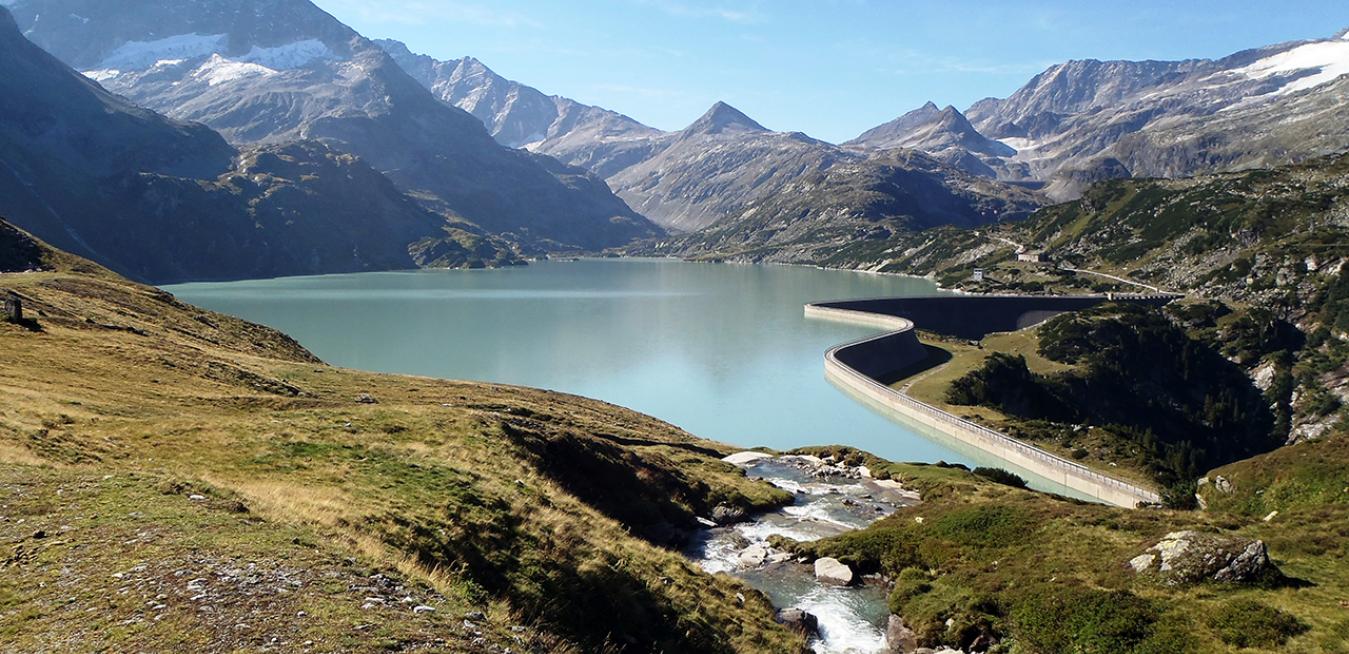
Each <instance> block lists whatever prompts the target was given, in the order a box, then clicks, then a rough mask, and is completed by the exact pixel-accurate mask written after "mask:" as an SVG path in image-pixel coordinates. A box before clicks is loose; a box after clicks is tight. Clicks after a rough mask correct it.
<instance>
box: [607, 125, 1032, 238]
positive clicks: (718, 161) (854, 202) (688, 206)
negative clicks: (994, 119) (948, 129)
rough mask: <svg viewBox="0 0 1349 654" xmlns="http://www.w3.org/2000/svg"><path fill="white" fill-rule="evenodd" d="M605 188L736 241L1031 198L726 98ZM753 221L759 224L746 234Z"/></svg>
mask: <svg viewBox="0 0 1349 654" xmlns="http://www.w3.org/2000/svg"><path fill="white" fill-rule="evenodd" d="M609 185H610V186H611V187H612V188H613V189H614V191H615V192H616V193H618V195H619V196H620V197H622V198H623V199H624V200H627V201H628V203H629V204H630V205H632V206H633V207H635V208H637V209H638V210H639V211H641V212H643V213H644V214H646V215H647V216H649V217H651V219H652V220H655V221H656V222H658V223H660V224H662V225H665V226H667V227H669V228H671V229H674V230H679V231H694V230H700V229H708V228H710V233H717V234H721V237H712V236H709V239H711V240H713V241H716V242H720V243H722V244H723V245H727V246H729V245H730V244H731V243H732V242H734V243H736V244H737V246H736V247H740V246H745V245H747V244H748V243H749V242H758V243H762V242H763V241H764V240H768V241H773V240H774V239H782V238H786V237H787V236H788V235H789V234H795V235H796V236H795V237H796V238H800V237H803V236H804V233H805V232H811V233H817V232H818V231H819V230H821V229H824V228H826V226H827V225H826V223H829V222H831V221H835V222H836V224H833V225H831V226H828V231H830V232H831V233H834V232H837V233H846V234H851V233H852V232H853V231H854V230H855V229H856V228H857V227H858V224H857V221H860V222H862V223H868V222H872V223H874V222H878V221H881V220H882V219H896V220H897V221H898V222H896V223H891V227H897V226H898V225H899V223H903V224H905V225H908V226H910V227H912V226H917V225H931V224H946V223H957V224H975V223H980V222H988V221H993V220H997V219H999V218H1005V217H1010V216H1013V215H1016V214H1018V213H1019V212H1024V211H1025V210H1027V209H1028V208H1029V207H1031V206H1033V205H1034V202H1035V199H1034V197H1033V196H1032V195H1031V194H1030V193H1028V192H1026V191H1025V190H1023V189H1016V188H1011V187H1003V186H1002V185H999V184H996V183H993V182H976V181H975V180H973V179H971V178H970V176H969V175H966V174H964V173H961V172H959V171H957V170H954V169H950V168H948V167H946V166H943V165H942V164H940V163H939V162H938V161H936V160H934V159H932V158H931V157H926V156H914V155H913V154H912V153H910V152H908V151H894V152H887V153H882V154H881V155H878V156H873V155H871V154H870V153H865V152H857V151H853V150H850V149H845V148H841V147H838V146H836V145H832V144H829V143H825V142H824V141H819V140H816V139H813V138H810V137H809V136H806V135H805V134H801V133H800V132H773V131H770V130H768V129H766V128H765V127H763V126H762V125H760V124H759V123H758V122H755V121H754V120H753V119H751V118H750V117H748V116H746V115H745V114H744V113H742V112H740V111H739V110H737V109H735V108H734V107H731V106H730V105H728V104H726V103H723V102H718V103H716V104H715V105H713V106H712V107H711V108H710V109H708V111H707V113H705V114H704V115H703V116H702V117H700V118H698V120H696V121H694V122H693V123H692V124H691V125H689V126H688V127H687V128H686V129H684V130H682V131H680V132H675V133H673V134H670V135H668V136H666V137H664V138H662V139H661V140H660V141H659V143H658V145H657V146H656V149H655V154H654V155H653V156H651V157H650V158H649V159H647V160H645V161H642V162H641V163H638V164H636V165H634V166H631V167H628V168H626V169H624V170H622V171H620V172H618V173H616V174H615V175H613V176H612V177H610V178H609ZM901 217H902V220H900V219H901ZM760 223H763V224H762V225H760V226H759V227H752V226H754V225H759V224H760ZM787 224H790V225H792V227H791V228H785V227H784V225H787ZM759 228H762V229H764V230H765V231H764V232H763V233H762V234H752V233H751V232H753V231H754V230H756V229H759ZM728 232H729V233H733V234H734V235H735V236H734V237H729V236H728V234H727V233H728ZM817 235H818V233H817ZM746 239H747V240H746ZM695 240H699V239H696V238H679V239H673V240H670V241H667V242H666V243H665V245H666V246H667V247H669V246H672V245H674V244H683V245H687V246H690V247H694V249H693V250H690V251H689V253H690V254H693V253H695V252H696V253H701V252H702V251H703V250H704V247H705V245H706V243H707V242H708V240H702V241H700V243H699V244H698V245H697V246H696V247H695V246H694V241H695ZM829 242H832V237H831V238H830V240H829ZM815 245H818V246H821V247H823V246H825V245H826V243H825V242H820V243H817V244H815ZM678 247H682V246H676V248H678Z"/></svg>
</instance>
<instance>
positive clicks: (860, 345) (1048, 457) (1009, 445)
mask: <svg viewBox="0 0 1349 654" xmlns="http://www.w3.org/2000/svg"><path fill="white" fill-rule="evenodd" d="M1135 297H1137V296H1135ZM952 299H958V298H952ZM1140 299H1141V298H1140ZM1147 299H1148V300H1155V299H1160V298H1154V297H1148V298H1147ZM841 304H845V303H830V304H829V305H823V304H813V305H807V306H806V315H807V316H809V317H815V318H824V319H830V320H840V321H846V322H852V323H856V324H864V325H868V326H873V327H878V328H882V329H892V330H894V331H890V332H888V333H885V334H880V335H878V336H872V337H868V338H864V339H861V340H858V341H854V342H851V343H845V344H843V345H839V346H836V347H833V348H830V349H829V351H828V352H826V353H825V370H826V373H828V374H830V375H831V376H832V377H833V378H834V379H835V380H836V381H839V382H841V383H843V384H845V385H846V386H848V387H849V388H850V389H852V390H854V391H856V392H859V393H861V394H863V395H864V396H866V397H869V398H871V399H873V400H875V401H877V402H879V403H881V404H882V405H883V406H886V407H888V408H891V409H894V410H896V411H899V412H901V413H902V414H904V415H906V416H909V417H911V418H914V419H916V420H918V421H919V422H922V423H924V424H927V425H930V426H932V427H934V428H937V429H940V430H941V431H943V432H945V433H947V434H949V435H951V436H953V437H955V438H957V439H958V440H961V441H963V442H965V443H968V444H970V445H973V446H975V447H978V448H979V449H981V450H983V451H985V452H988V453H990V454H993V455H995V456H998V457H1000V458H1003V459H1005V460H1009V461H1012V462H1013V463H1017V464H1020V465H1021V466H1022V467H1025V468H1027V469H1030V470H1031V471H1033V472H1036V473H1037V474H1040V475H1041V476H1044V477H1046V478H1049V479H1052V480H1055V481H1058V482H1060V483H1063V484H1064V485H1065V486H1068V487H1069V488H1073V489H1074V490H1077V491H1079V492H1082V493H1085V494H1087V495H1089V496H1092V497H1095V498H1097V499H1099V500H1101V501H1104V502H1108V503H1111V504H1116V505H1119V506H1126V507H1131V508H1132V507H1134V506H1137V505H1138V504H1139V503H1156V502H1159V501H1161V497H1160V496H1159V495H1158V494H1157V493H1156V492H1155V491H1153V490H1151V489H1147V488H1143V487H1141V486H1138V485H1136V484H1131V483H1129V482H1126V481H1122V480H1119V479H1116V478H1114V477H1111V476H1109V475H1105V474H1102V473H1100V472H1097V471H1095V470H1092V469H1091V468H1088V467H1086V466H1084V465H1082V464H1080V463H1077V462H1075V461H1070V460H1068V459H1065V458H1063V457H1061V456H1058V455H1057V454H1053V453H1051V452H1048V451H1045V450H1043V449H1040V448H1038V447H1035V446H1034V445H1030V444H1027V443H1024V442H1022V441H1020V440H1017V439H1015V438H1012V437H1011V436H1008V435H1006V434H1003V433H1001V432H998V431H995V430H993V429H990V428H988V427H985V426H983V425H980V424H978V423H976V422H973V421H970V420H966V419H965V418H961V417H959V416H956V415H953V414H951V413H949V412H947V411H944V410H942V409H939V408H937V407H935V406H932V405H931V404H928V403H926V402H923V401H921V400H918V399H915V398H913V397H910V396H909V395H907V394H906V393H903V392H901V391H899V390H896V389H894V388H891V387H890V386H889V385H887V384H885V383H884V382H883V381H882V380H881V379H878V378H877V376H879V375H876V373H875V372H874V371H875V370H877V369H881V368H877V367H875V366H877V365H883V366H884V367H885V368H884V369H895V370H897V369H900V368H903V367H905V366H912V365H914V364H916V363H919V362H920V361H921V360H922V359H923V358H925V357H926V350H925V348H924V347H923V345H922V344H921V343H919V341H918V338H917V335H916V334H915V332H914V323H913V321H911V320H908V319H906V318H902V317H899V316H896V315H887V314H877V313H871V312H869V311H866V310H858V309H844V308H840V306H839V305H841ZM849 354H853V355H854V356H853V357H849ZM878 355H879V356H885V357H886V358H887V359H890V360H889V361H887V362H884V363H883V364H880V363H879V362H876V363H872V364H871V365H870V367H871V369H872V370H873V374H866V373H864V372H862V371H861V370H859V368H862V367H868V364H867V363H866V362H865V361H863V360H865V359H874V358H875V357H876V356H878ZM844 358H855V359H861V360H854V361H851V362H845V361H844V360H843V359H844Z"/></svg>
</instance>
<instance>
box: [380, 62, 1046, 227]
mask: <svg viewBox="0 0 1349 654" xmlns="http://www.w3.org/2000/svg"><path fill="white" fill-rule="evenodd" d="M379 43H380V45H381V46H382V47H383V48H384V49H385V50H386V51H387V52H388V53H389V54H390V55H391V56H392V57H393V58H394V60H395V61H397V62H398V63H399V65H401V66H402V67H403V69H404V70H406V71H408V73H409V74H410V75H411V76H412V77H413V78H414V79H416V80H417V81H419V82H420V83H421V84H422V85H423V86H424V87H426V88H428V89H430V90H431V91H432V92H434V93H435V94H436V96H437V97H439V98H441V99H442V100H444V101H445V102H448V103H450V104H454V105H455V106H458V107H459V108H461V109H464V110H465V111H468V112H470V113H472V114H473V115H474V116H476V117H478V118H479V120H481V121H482V122H483V124H484V125H485V126H486V127H487V128H488V130H489V131H491V132H492V134H493V135H494V136H496V138H497V140H499V141H501V142H502V143H504V144H507V145H511V146H516V147H524V148H527V149H529V150H531V151H534V152H540V153H546V154H549V155H551V156H553V157H555V158H557V159H558V160H560V161H563V162H564V163H567V164H571V165H576V166H581V167H584V168H586V169H588V170H590V171H591V172H593V173H594V174H596V175H598V176H600V177H602V178H604V179H605V180H606V181H607V182H608V184H609V187H610V188H612V189H613V190H614V192H615V193H616V194H617V195H618V196H619V197H621V198H623V199H624V200H625V201H627V203H628V204H629V205H630V206H632V207H633V208H634V209H636V210H637V211H638V212H640V213H642V214H643V215H644V216H646V217H648V218H650V219H651V220H652V221H654V222H655V223H657V224H659V225H661V226H662V227H665V228H668V229H672V230H675V231H693V230H698V229H702V228H705V227H707V226H709V225H712V224H714V223H716V222H717V221H719V220H722V219H723V218H727V217H728V216H734V215H735V214H737V213H738V212H740V211H742V210H744V209H745V208H746V207H748V206H751V205H754V204H755V203H757V202H758V201H759V200H760V199H762V198H765V197H768V196H769V195H771V194H773V193H779V192H783V191H784V190H786V189H789V188H792V185H793V184H796V183H801V184H811V183H813V182H809V181H807V180H808V179H809V178H811V177H813V176H819V175H823V174H824V173H825V172H826V171H829V170H831V169H833V168H834V166H835V165H836V164H839V163H841V162H850V163H857V162H864V161H866V160H867V159H868V158H870V155H869V154H867V153H860V152H850V151H846V150H844V149H842V148H839V147H836V146H834V145H831V144H829V143H825V142H823V141H818V140H816V139H812V138H810V137H808V136H806V135H804V134H800V133H779V132H773V131H771V130H769V129H767V128H765V127H764V126H763V125H760V124H759V123H758V122H756V121H755V120H754V119H752V118H750V117H749V116H747V115H745V114H744V113H743V112H741V111H740V110H738V109H736V108H735V107H732V106H730V105H729V104H726V103H724V102H717V103H716V104H714V105H713V106H712V107H711V108H710V109H708V111H707V112H706V113H705V114H704V115H703V116H701V117H700V118H698V119H697V120H695V121H694V122H693V123H692V124H690V125H689V126H688V127H687V128H685V129H683V130H681V131H678V132H662V131H660V130H657V129H653V128H651V127H647V126H646V125H643V124H641V123H639V122H637V121H635V120H633V119H631V118H628V117H627V116H624V115H622V114H618V113H615V112H612V111H609V110H606V109H603V108H600V107H593V106H588V105H584V104H581V103H578V102H576V101H574V100H570V99H567V98H563V97H560V96H548V95H544V94H543V93H542V92H540V91H538V90H536V89H534V88H532V87H529V86H526V85H524V84H520V83H518V82H514V81H511V80H508V79H506V78H504V77H502V76H500V75H497V74H496V73H494V72H493V71H492V70H491V69H490V68H487V67H486V66H485V65H483V64H482V62H480V61H478V60H476V59H473V58H471V57H467V58H464V59H457V60H449V61H438V60H435V59H432V58H431V57H427V56H424V55H417V54H414V53H412V52H411V51H409V50H408V48H407V47H406V46H405V45H404V44H402V43H400V42H398V41H380V42H379ZM934 109H935V107H934ZM936 113H937V114H939V116H938V117H937V119H936V120H933V121H932V122H933V125H932V131H931V133H930V134H928V135H927V136H926V137H925V138H924V139H920V140H921V141H922V142H923V143H925V144H931V145H933V147H934V149H935V147H936V144H939V143H942V142H949V144H950V145H949V146H944V150H943V151H942V152H941V153H940V154H939V156H940V157H941V158H943V159H947V157H946V155H947V154H950V155H951V156H950V157H949V162H950V163H951V164H952V165H953V166H954V167H956V168H961V169H965V170H969V171H971V172H974V173H975V174H981V175H986V176H988V177H992V176H993V174H992V173H991V172H990V171H988V170H987V166H986V165H985V164H983V163H982V162H981V160H980V159H979V158H977V157H975V156H973V155H969V154H967V153H965V152H963V151H961V152H957V151H956V149H955V145H956V144H959V143H967V144H971V147H974V148H976V149H978V150H979V151H980V152H987V153H989V154H990V156H993V157H996V156H1000V155H1003V154H1007V153H1010V152H1011V151H1010V149H1009V148H1006V147H1005V146H1002V145H1001V144H998V143H996V142H992V141H987V140H986V139H982V137H979V136H978V135H977V133H976V132H974V129H973V128H972V127H970V126H969V125H968V123H967V122H966V121H965V120H964V117H963V116H960V115H959V112H958V111H956V110H955V109H948V111H947V112H941V111H936ZM951 113H954V114H955V115H954V116H951V115H950V114H951ZM962 124H963V125H962ZM979 140H983V141H986V142H984V143H979V144H974V143H975V141H979ZM891 147H901V146H899V145H893V146H891ZM850 149H856V148H850ZM883 158H885V157H883ZM888 158H890V159H893V160H899V161H903V160H906V159H907V157H906V155H904V154H902V153H901V154H898V155H896V156H894V157H888ZM926 163H927V164H932V165H935V164H936V162H934V161H932V160H926ZM895 165H896V163H895V161H890V162H888V163H881V164H877V165H874V166H872V165H863V166H861V167H860V168H856V169H852V168H850V169H847V170H845V169H839V170H838V171H837V172H836V173H834V174H833V175H832V177H831V179H839V180H841V179H843V178H845V177H847V176H848V175H849V174H851V172H850V171H853V170H856V171H857V172H858V174H859V180H858V181H856V182H855V184H856V185H864V184H867V183H877V184H878V186H877V188H880V189H882V190H880V191H878V192H880V193H888V194H890V195H892V196H912V197H920V196H921V197H930V189H927V188H924V189H921V190H920V189H903V188H895V187H894V186H893V185H892V184H881V183H879V182H878V180H880V179H884V178H886V177H887V174H888V173H886V172H884V171H886V170H893V169H894V167H895ZM898 165H899V167H901V168H902V167H903V164H898ZM938 177H940V174H939V175H938ZM862 178H867V180H869V181H861V179H862ZM909 179H913V178H905V180H906V181H908V180H909ZM817 181H818V180H817ZM891 181H894V180H893V178H892V179H891ZM832 183H833V182H831V184H832ZM843 183H845V184H854V182H843ZM1011 193H1012V194H1013V195H1016V196H1018V198H1019V200H1018V201H1024V200H1027V199H1028V196H1027V194H1025V193H1024V192H1023V191H1020V190H1016V191H1011ZM948 195H949V196H950V197H956V196H958V195H960V191H959V190H955V191H953V192H952V193H950V194H948ZM810 197H814V198H816V201H824V200H823V199H822V198H819V197H818V196H815V195H812V196H810ZM826 203H827V202H826ZM937 204H940V203H937ZM937 204H932V205H929V204H925V203H923V202H919V203H916V204H913V205H912V206H910V207H909V209H908V211H910V213H916V215H917V218H918V221H919V222H926V221H932V220H935V221H938V222H940V221H941V220H946V219H954V220H957V221H958V222H962V223H963V222H965V220H966V219H967V217H965V216H963V214H961V212H960V211H955V212H954V213H953V212H952V211H951V210H950V207H945V208H942V209H940V210H939V209H937V208H936V207H937ZM1025 206H1026V205H1025V204H1024V203H1023V204H1022V205H1020V207H1018V209H1017V210H1014V211H1012V212H1011V213H1013V214H1015V213H1016V211H1019V210H1021V209H1024V207H1025ZM767 208H768V207H767V206H765V207H764V209H765V210H766V209H767ZM817 209H819V207H801V206H796V207H793V208H792V210H794V211H798V210H802V211H806V212H808V213H809V212H811V211H814V210H817ZM984 209H985V210H986V209H987V207H984ZM929 212H930V213H929ZM815 213H816V214H817V215H818V214H819V212H818V211H815ZM975 213H976V214H978V213H979V212H978V211H976V212H975ZM980 215H982V214H980ZM761 217H762V216H761ZM876 217H878V218H879V216H876ZM986 219H992V218H991V217H989V218H986ZM817 227H818V225H817ZM850 229H851V227H848V228H845V229H844V231H847V230H850ZM678 242H684V240H682V239H681V240H679V241H678Z"/></svg>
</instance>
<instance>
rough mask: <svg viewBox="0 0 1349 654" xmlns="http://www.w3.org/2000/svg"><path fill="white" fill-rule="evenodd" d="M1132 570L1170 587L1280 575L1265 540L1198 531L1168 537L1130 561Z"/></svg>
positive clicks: (1243, 580) (1241, 580)
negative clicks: (1154, 578) (1152, 577)
mask: <svg viewBox="0 0 1349 654" xmlns="http://www.w3.org/2000/svg"><path fill="white" fill-rule="evenodd" d="M1129 567H1130V568H1131V569H1132V570H1133V571H1134V572H1135V573H1136V574H1139V575H1148V576H1154V577H1156V578H1157V579H1158V580H1160V581H1161V582H1162V583H1164V584H1166V585H1168V586H1181V585H1188V584H1197V583H1201V582H1205V581H1216V582H1220V583H1249V582H1255V581H1260V580H1262V579H1266V578H1268V577H1269V576H1270V575H1272V574H1277V568H1275V566H1274V564H1273V563H1271V562H1270V560H1269V552H1268V550H1267V549H1266V548H1265V543H1264V541H1260V540H1252V539H1248V538H1237V537H1231V536H1221V535H1218V534H1210V533H1203V532H1198V531H1176V532H1171V533H1169V534H1167V535H1166V536H1165V537H1164V538H1162V539H1161V540H1160V541H1158V542H1157V544H1156V545H1153V546H1152V547H1150V548H1148V550H1147V551H1146V552H1144V553H1142V554H1140V555H1138V556H1136V557H1134V558H1133V559H1131V560H1130V561H1129Z"/></svg>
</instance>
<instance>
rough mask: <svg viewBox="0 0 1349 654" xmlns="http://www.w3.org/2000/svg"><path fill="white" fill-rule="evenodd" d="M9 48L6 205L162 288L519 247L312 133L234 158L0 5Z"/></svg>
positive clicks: (489, 255)
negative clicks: (114, 85) (424, 203)
mask: <svg viewBox="0 0 1349 654" xmlns="http://www.w3.org/2000/svg"><path fill="white" fill-rule="evenodd" d="M0 55H3V58H4V61H5V65H6V71H5V75H3V76H0V214H2V215H6V216H9V217H10V218H11V219H12V220H14V221H15V222H17V223H18V224H19V225H21V226H23V227H25V228H26V229H29V230H31V231H33V232H34V233H37V234H40V235H41V236H43V237H45V238H47V239H50V240H51V241H52V242H53V243H56V244H59V245H61V246H62V247H64V248H67V249H69V250H71V251H74V252H77V253H80V254H84V255H87V256H89V257H91V258H94V259H97V260H98V261H100V262H103V263H105V264H106V265H108V266H110V267H112V268H114V269H116V270H118V271H119V272H122V273H125V274H128V275H132V276H134V277H137V278H140V279H146V280H153V281H156V282H168V281H178V280H188V279H222V278H239V277H268V276H276V275H295V274H306V273H328V272H348V271H360V270H371V269H378V270H384V269H391V268H412V267H415V266H417V265H419V264H425V265H468V264H469V263H470V261H471V260H472V259H474V258H475V257H476V258H478V259H479V260H482V261H487V262H498V263H500V262H505V261H510V260H512V259H513V258H514V256H515V255H514V254H513V253H512V252H511V250H510V248H509V247H506V246H504V244H495V243H493V242H491V241H490V239H488V238H487V237H486V236H484V235H481V234H476V233H475V232H474V229H475V228H473V227H472V226H468V225H462V226H459V227H455V226H453V225H451V224H449V223H447V221H446V220H445V218H444V217H443V216H439V215H436V214H433V213H432V212H430V211H427V210H426V209H423V208H422V207H420V206H418V205H417V204H416V203H414V202H412V201H411V200H410V199H409V198H407V197H406V196H405V195H404V194H403V193H402V192H400V191H399V190H398V189H397V188H395V187H394V186H393V185H392V184H391V183H390V182H389V181H388V180H387V179H385V178H384V176H383V175H380V174H379V173H378V172H377V171H375V170H373V169H371V168H370V167H369V166H368V165H366V164H365V163H364V162H363V161H361V160H360V159H358V158H356V157H354V156H351V155H346V154H340V153H336V152H333V151H331V150H329V149H328V148H327V147H325V146H323V145H321V144H318V143H314V142H306V143H298V144H285V145H274V146H262V147H257V148H249V149H247V150H245V151H242V152H241V151H237V150H235V149H234V148H233V147H231V146H230V145H229V144H228V143H226V142H225V140H224V139H222V138H221V137H220V136H219V135H218V134H216V133H215V132H213V131H211V130H210V129H209V128H207V127H205V126H202V125H200V124H192V123H184V122H179V121H176V120H173V119H169V118H166V117H164V116H161V115H159V114H156V113H154V112H151V111H147V110H145V109H141V108H138V107H136V106H133V105H131V104H130V103H128V102H127V101H126V100H124V99H122V98H119V97H117V96H114V95H112V94H110V93H108V92H106V91H104V90H103V89H102V88H101V87H99V85H98V84H96V83H94V82H92V81H90V80H88V79H86V78H85V77H84V76H82V75H80V74H78V73H76V72H75V71H73V70H71V69H70V68H69V67H68V66H66V65H65V64H63V63H61V62H60V61H58V60H56V59H55V58H54V57H52V56H51V55H49V54H47V53H46V52H44V51H43V50H42V49H40V48H38V47H37V46H35V45H34V44H32V43H31V42H29V41H28V40H27V39H25V38H24V37H23V36H22V35H20V33H19V31H18V28H17V26H16V24H15V23H14V21H13V19H12V18H11V16H10V14H9V12H8V11H6V10H5V9H4V8H0ZM484 246H485V249H484ZM474 247H477V248H478V251H476V252H470V250H472V249H473V248H474ZM411 249H415V250H416V252H415V253H414V252H412V251H411Z"/></svg>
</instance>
